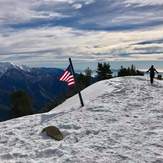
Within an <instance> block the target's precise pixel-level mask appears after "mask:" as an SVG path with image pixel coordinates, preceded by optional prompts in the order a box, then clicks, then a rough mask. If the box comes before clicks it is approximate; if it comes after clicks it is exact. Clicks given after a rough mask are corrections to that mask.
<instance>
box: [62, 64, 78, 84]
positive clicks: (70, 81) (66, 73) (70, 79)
mask: <svg viewBox="0 0 163 163" xmlns="http://www.w3.org/2000/svg"><path fill="white" fill-rule="evenodd" d="M59 80H60V81H64V82H67V85H68V86H72V85H74V84H75V79H74V76H73V75H72V74H71V66H70V65H69V66H68V68H67V69H66V70H65V71H64V73H63V75H62V76H61V77H60V79H59Z"/></svg>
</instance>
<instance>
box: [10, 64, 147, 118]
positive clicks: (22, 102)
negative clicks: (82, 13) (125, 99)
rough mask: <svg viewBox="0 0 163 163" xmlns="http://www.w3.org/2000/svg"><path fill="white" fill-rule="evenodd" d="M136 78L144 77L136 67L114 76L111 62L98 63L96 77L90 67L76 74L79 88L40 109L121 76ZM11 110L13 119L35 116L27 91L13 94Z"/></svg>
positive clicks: (44, 109) (123, 69)
mask: <svg viewBox="0 0 163 163" xmlns="http://www.w3.org/2000/svg"><path fill="white" fill-rule="evenodd" d="M133 75H134V76H135V75H144V73H143V72H141V71H139V70H137V69H136V67H135V66H134V65H131V66H130V67H127V68H125V67H123V66H121V68H120V69H119V71H118V73H117V75H114V74H113V72H112V70H111V66H110V63H109V62H103V63H100V62H99V63H98V65H97V70H96V75H94V76H93V71H92V70H91V69H90V68H89V67H88V68H87V69H85V71H84V72H83V73H80V74H76V79H77V84H78V87H74V88H73V89H70V90H69V91H67V93H66V94H64V95H60V96H58V97H57V98H56V99H54V100H53V101H51V102H49V103H48V104H47V105H46V106H45V107H44V108H42V109H40V110H41V112H47V111H50V110H51V109H53V108H55V107H56V106H58V105H59V104H61V103H62V102H63V101H64V100H66V99H67V98H69V97H71V96H73V95H75V94H76V93H77V92H78V89H80V90H83V89H84V88H86V87H88V86H89V85H91V84H93V83H95V82H97V81H100V80H105V79H111V78H113V77H117V76H118V77H120V76H133ZM10 97H11V108H12V109H11V110H12V118H13V117H20V116H25V115H30V114H34V113H35V112H34V108H33V104H32V98H31V97H30V96H29V95H28V94H27V93H26V92H25V91H22V90H20V91H16V92H13V93H12V94H11V96H10Z"/></svg>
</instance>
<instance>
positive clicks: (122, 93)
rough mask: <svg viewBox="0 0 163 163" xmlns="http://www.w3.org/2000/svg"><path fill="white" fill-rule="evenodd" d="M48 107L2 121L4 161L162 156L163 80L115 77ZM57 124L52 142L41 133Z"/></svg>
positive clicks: (86, 161) (88, 162) (105, 162)
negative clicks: (59, 137)
mask: <svg viewBox="0 0 163 163" xmlns="http://www.w3.org/2000/svg"><path fill="white" fill-rule="evenodd" d="M82 95H83V98H84V102H85V107H83V108H81V107H80V103H79V99H78V95H76V96H74V97H72V98H70V99H68V100H66V101H65V102H64V103H63V104H61V105H60V106H58V107H57V108H55V109H53V110H52V111H50V112H49V113H44V114H38V115H32V116H26V117H22V118H18V119H13V120H9V121H6V122H1V123H0V130H1V134H0V148H1V152H0V162H2V163H10V162H12V163H15V162H21V163H27V162H29V163H42V162H48V163H54V162H57V163H115V162H116V163H119V162H120V163H121V162H122V163H123V162H124V163H126V162H130V163H132V162H133V163H138V162H141V163H144V162H163V153H162V151H163V120H162V118H163V110H162V109H163V83H162V81H155V84H154V85H153V86H151V85H150V84H149V82H148V81H147V80H146V78H145V77H124V78H114V79H111V80H105V81H101V82H98V83H96V84H94V85H92V86H90V87H88V88H87V89H85V90H84V91H82ZM48 125H55V126H57V127H59V129H60V130H61V131H62V132H63V134H64V136H65V138H64V140H63V141H60V142H56V141H54V140H52V139H50V138H49V137H47V136H46V135H43V134H41V133H40V132H41V130H42V129H43V127H45V126H48Z"/></svg>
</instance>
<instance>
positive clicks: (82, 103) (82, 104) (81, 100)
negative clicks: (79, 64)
mask: <svg viewBox="0 0 163 163" xmlns="http://www.w3.org/2000/svg"><path fill="white" fill-rule="evenodd" d="M69 62H70V66H71V69H72V73H73V76H74V79H75V83H76V87H77V91H78V94H79V99H80V103H81V106H82V107H83V106H84V102H83V98H82V95H81V92H80V89H79V85H78V83H77V80H76V75H75V71H74V67H73V64H72V61H71V58H69Z"/></svg>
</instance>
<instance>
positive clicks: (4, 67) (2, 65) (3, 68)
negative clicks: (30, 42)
mask: <svg viewBox="0 0 163 163" xmlns="http://www.w3.org/2000/svg"><path fill="white" fill-rule="evenodd" d="M13 68H14V69H21V70H23V71H30V68H29V67H28V66H25V65H21V66H19V65H15V64H13V63H10V62H0V75H3V74H4V73H5V72H7V71H8V70H9V69H13Z"/></svg>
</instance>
